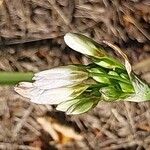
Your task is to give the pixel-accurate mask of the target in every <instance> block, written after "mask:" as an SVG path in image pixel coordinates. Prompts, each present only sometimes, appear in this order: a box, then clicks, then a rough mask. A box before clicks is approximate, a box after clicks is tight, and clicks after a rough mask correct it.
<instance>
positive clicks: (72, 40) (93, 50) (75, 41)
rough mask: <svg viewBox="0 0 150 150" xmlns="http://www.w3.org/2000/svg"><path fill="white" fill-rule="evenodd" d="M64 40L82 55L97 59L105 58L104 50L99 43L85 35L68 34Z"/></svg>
mask: <svg viewBox="0 0 150 150" xmlns="http://www.w3.org/2000/svg"><path fill="white" fill-rule="evenodd" d="M64 40H65V43H66V44H67V45H68V46H69V47H70V48H72V49H73V50H75V51H77V52H80V53H82V54H85V55H88V56H93V57H96V58H99V57H102V56H105V53H104V51H103V48H102V47H101V46H100V45H99V44H98V43H96V42H95V41H93V40H91V39H90V38H88V37H86V36H84V35H81V34H77V33H67V34H66V35H65V36H64Z"/></svg>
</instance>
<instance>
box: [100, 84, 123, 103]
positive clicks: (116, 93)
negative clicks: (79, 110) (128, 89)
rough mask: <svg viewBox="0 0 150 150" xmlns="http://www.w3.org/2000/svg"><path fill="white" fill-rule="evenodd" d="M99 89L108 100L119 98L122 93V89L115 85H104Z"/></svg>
mask: <svg viewBox="0 0 150 150" xmlns="http://www.w3.org/2000/svg"><path fill="white" fill-rule="evenodd" d="M99 91H100V93H101V94H102V98H103V99H104V100H106V101H112V100H117V99H119V97H120V96H121V94H122V91H121V90H120V89H119V88H118V87H115V86H107V87H103V88H101V89H100V90H99Z"/></svg>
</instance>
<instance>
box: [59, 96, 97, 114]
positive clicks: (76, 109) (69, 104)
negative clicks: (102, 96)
mask: <svg viewBox="0 0 150 150" xmlns="http://www.w3.org/2000/svg"><path fill="white" fill-rule="evenodd" d="M97 103H98V101H97V100H93V99H91V98H78V99H73V100H69V101H66V102H63V103H60V104H59V105H58V106H57V108H56V109H57V110H60V111H64V112H66V113H67V114H74V115H75V114H82V113H85V112H87V111H89V110H90V109H91V108H93V107H94V106H95V105H96V104H97Z"/></svg>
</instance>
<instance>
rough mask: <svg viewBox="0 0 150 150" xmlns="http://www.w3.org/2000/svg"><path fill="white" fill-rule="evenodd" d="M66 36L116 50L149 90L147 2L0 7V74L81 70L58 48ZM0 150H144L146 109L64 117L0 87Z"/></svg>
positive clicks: (1, 2) (23, 1)
mask: <svg viewBox="0 0 150 150" xmlns="http://www.w3.org/2000/svg"><path fill="white" fill-rule="evenodd" d="M68 32H76V33H82V34H84V35H87V36H89V37H91V38H92V39H94V40H96V41H97V42H98V43H101V42H102V41H103V40H106V41H109V42H111V43H114V44H116V45H118V46H119V47H120V48H121V49H122V50H123V51H124V52H125V53H126V54H127V55H128V57H129V59H130V62H131V64H132V66H133V69H134V71H135V72H136V73H137V74H138V75H140V76H141V78H143V79H144V80H146V81H147V82H148V83H150V1H149V0H113V1H111V0H0V70H1V71H17V72H38V71H41V70H45V69H49V68H52V67H55V66H60V65H67V64H88V63H89V60H88V58H86V57H85V56H83V55H81V54H79V53H77V52H74V51H73V50H71V49H70V48H69V47H67V46H66V45H65V43H64V39H63V36H64V35H65V34H66V33H68ZM111 53H112V52H111ZM0 149H2V150H3V149H8V150H55V149H56V150H57V149H59V150H76V149H83V150H99V149H101V150H149V149H150V103H149V102H145V103H133V102H132V103H130V102H114V103H106V102H100V103H99V104H98V106H97V107H96V108H95V109H94V110H92V111H90V112H88V113H86V114H83V115H77V116H66V115H65V114H63V113H61V112H58V111H56V110H55V106H50V105H37V104H32V103H30V102H28V101H27V100H26V99H23V98H22V97H21V96H19V95H17V94H16V93H15V92H14V91H13V86H0Z"/></svg>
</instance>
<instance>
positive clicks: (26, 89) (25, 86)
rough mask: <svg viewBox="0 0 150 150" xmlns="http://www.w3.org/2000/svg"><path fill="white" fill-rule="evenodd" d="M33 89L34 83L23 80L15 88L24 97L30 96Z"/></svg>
mask: <svg viewBox="0 0 150 150" xmlns="http://www.w3.org/2000/svg"><path fill="white" fill-rule="evenodd" d="M32 89H33V85H32V83H29V82H21V83H20V84H19V85H18V86H16V87H14V90H15V91H16V92H17V93H18V94H20V95H21V96H23V97H26V98H30V92H31V90H32Z"/></svg>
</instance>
